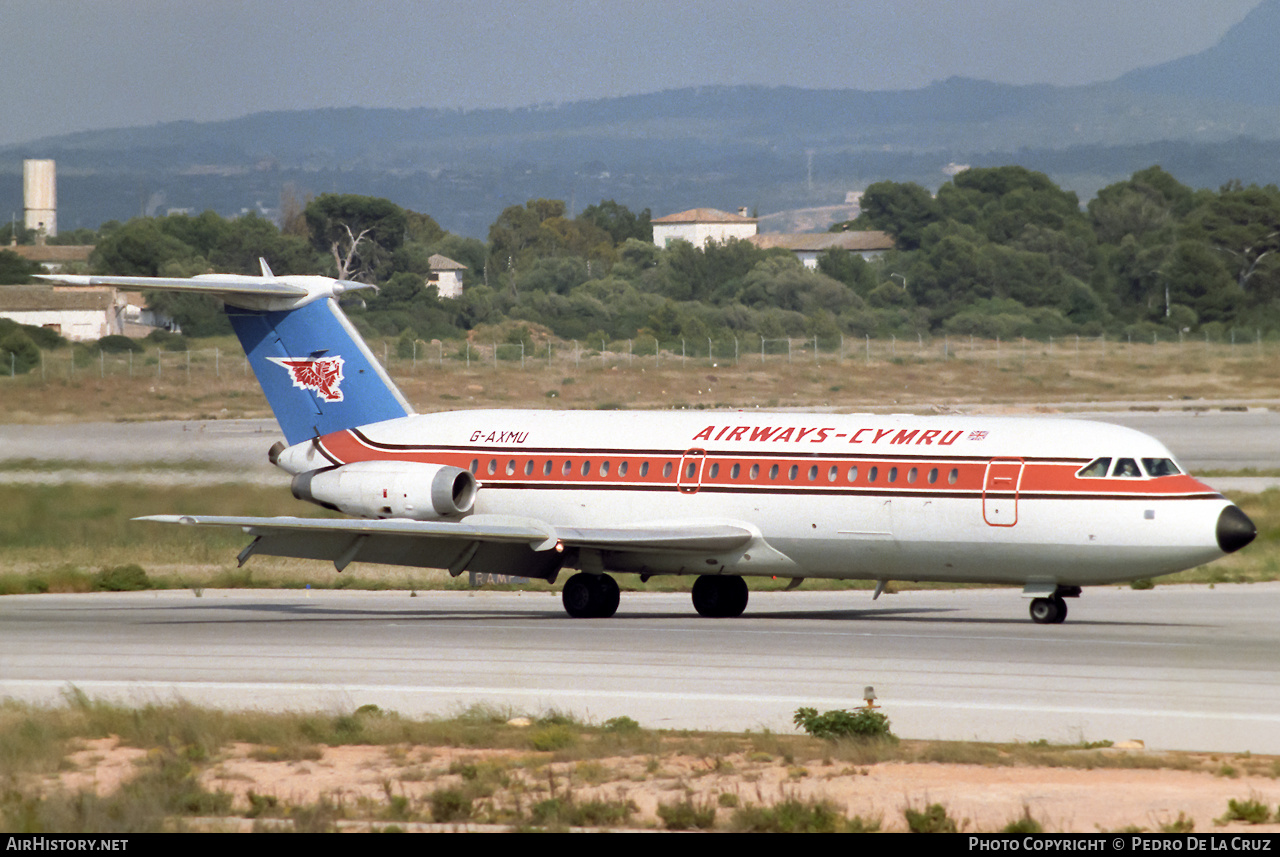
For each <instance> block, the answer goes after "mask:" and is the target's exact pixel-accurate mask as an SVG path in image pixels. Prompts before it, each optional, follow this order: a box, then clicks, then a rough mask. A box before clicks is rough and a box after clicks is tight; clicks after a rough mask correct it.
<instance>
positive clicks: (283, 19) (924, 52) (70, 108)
mask: <svg viewBox="0 0 1280 857" xmlns="http://www.w3.org/2000/svg"><path fill="white" fill-rule="evenodd" d="M1258 3H1259V0H1211V2H1205V0H861V2H839V0H825V2H815V0H794V2H787V3H781V2H764V0H685V2H682V3H677V2H674V0H657V2H651V0H594V2H589V1H588V0H466V2H461V0H420V2H408V0H379V2H374V0H348V2H336V0H306V2H295V0H244V2H233V0H0V22H2V24H0V56H2V57H3V58H4V67H5V71H6V73H5V78H6V80H5V82H4V84H3V85H2V86H0V144H4V143H12V142H18V141H22V140H29V139H34V138H36V137H41V136H45V135H49V134H56V133H62V132H66V131H76V130H84V129H91V128H105V127H117V126H126V125H144V124H151V123H154V122H160V121H167V120H173V119H195V120H210V119H225V118H229V117H233V116H241V115H244V114H247V113H254V112H258V111H262V110H279V109H286V110H287V109H304V108H311V107H345V106H352V105H357V106H365V107H509V106H520V105H527V104H537V103H549V102H563V101H574V100H579V99H584V98H596V97H603V96H611V95H625V94H634V93H641V92H654V91H658V90H662V89H671V88H676V87H684V86H697V85H700V84H735V83H758V84H767V85H789V86H801V87H812V88H840V89H843V88H853V89H865V90H882V89H910V88H916V87H920V86H925V85H927V84H928V83H930V82H932V81H935V80H941V79H944V78H947V77H950V76H952V75H962V76H965V77H973V78H980V79H983V80H991V81H1000V82H1006V83H1056V84H1076V83H1089V82H1094V81H1101V80H1109V79H1111V78H1114V77H1117V76H1119V75H1120V74H1123V73H1124V72H1126V71H1129V70H1131V69H1134V68H1139V67H1143V66H1149V65H1154V64H1156V63H1160V62H1164V61H1166V60H1170V59H1174V58H1177V57H1180V56H1185V55H1187V54H1191V53H1196V52H1198V51H1201V50H1203V49H1205V48H1207V47H1209V46H1211V45H1212V44H1214V43H1215V42H1216V41H1217V40H1218V39H1219V38H1220V37H1221V36H1222V34H1223V33H1224V32H1226V30H1227V29H1228V28H1229V27H1231V26H1232V25H1233V24H1236V23H1238V22H1239V21H1240V19H1241V18H1243V17H1244V16H1245V14H1246V13H1248V11H1249V10H1250V9H1252V8H1254V7H1255V6H1257V5H1258Z"/></svg>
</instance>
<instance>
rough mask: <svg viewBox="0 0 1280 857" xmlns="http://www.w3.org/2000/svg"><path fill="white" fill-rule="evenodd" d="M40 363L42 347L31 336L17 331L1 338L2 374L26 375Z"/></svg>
mask: <svg viewBox="0 0 1280 857" xmlns="http://www.w3.org/2000/svg"><path fill="white" fill-rule="evenodd" d="M39 365H40V349H39V348H37V347H36V344H35V343H34V342H32V341H31V337H29V336H27V335H26V334H25V333H23V332H22V331H15V332H13V333H10V334H9V335H8V336H5V337H3V338H0V375H24V374H26V373H27V372H30V371H31V370H32V369H34V368H35V367H37V366H39Z"/></svg>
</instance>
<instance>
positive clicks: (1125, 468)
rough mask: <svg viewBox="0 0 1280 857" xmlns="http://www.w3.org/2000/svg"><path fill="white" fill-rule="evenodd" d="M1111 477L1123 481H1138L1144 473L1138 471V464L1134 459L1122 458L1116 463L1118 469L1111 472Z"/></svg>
mask: <svg viewBox="0 0 1280 857" xmlns="http://www.w3.org/2000/svg"><path fill="white" fill-rule="evenodd" d="M1111 475H1112V476H1117V477H1120V478H1123V479H1137V478H1140V477H1141V476H1142V471H1141V470H1139V469H1138V462H1136V461H1134V460H1133V459H1132V458H1121V459H1119V460H1117V461H1116V469H1115V470H1112V471H1111Z"/></svg>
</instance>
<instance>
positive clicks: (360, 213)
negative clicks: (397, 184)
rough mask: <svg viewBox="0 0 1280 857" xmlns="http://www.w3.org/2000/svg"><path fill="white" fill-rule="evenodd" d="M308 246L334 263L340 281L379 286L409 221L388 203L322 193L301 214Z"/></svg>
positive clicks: (374, 198)
mask: <svg viewBox="0 0 1280 857" xmlns="http://www.w3.org/2000/svg"><path fill="white" fill-rule="evenodd" d="M304 214H305V217H306V219H307V228H308V230H309V231H310V233H311V244H312V246H313V247H315V249H316V250H317V251H319V252H320V253H324V254H326V255H327V256H329V257H331V258H332V259H333V266H334V270H335V272H336V273H337V275H338V276H339V277H340V278H344V279H352V278H360V279H363V280H365V281H366V282H380V281H381V280H382V279H385V278H386V276H388V275H389V274H390V273H391V272H390V264H389V263H390V259H391V255H392V254H393V253H394V252H395V251H396V249H397V248H398V247H400V245H401V244H403V243H404V238H405V232H406V229H407V228H408V218H407V217H406V216H405V212H404V210H403V209H402V208H400V206H398V205H396V204H395V203H393V202H391V201H390V200H386V199H381V198H379V197H372V196H358V195H355V194H336V193H324V194H321V195H320V196H318V197H316V198H315V199H313V200H311V202H309V203H307V207H306V211H305V212H304Z"/></svg>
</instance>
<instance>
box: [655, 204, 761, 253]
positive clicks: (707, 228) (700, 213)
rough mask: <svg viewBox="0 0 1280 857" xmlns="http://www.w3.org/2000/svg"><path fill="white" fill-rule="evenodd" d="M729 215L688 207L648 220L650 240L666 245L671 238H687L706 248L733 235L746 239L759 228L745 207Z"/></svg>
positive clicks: (683, 239)
mask: <svg viewBox="0 0 1280 857" xmlns="http://www.w3.org/2000/svg"><path fill="white" fill-rule="evenodd" d="M738 212H739V213H738V214H730V213H729V212H727V211H720V210H719V209H715V208H691V209H689V210H688V211H681V212H678V213H676V214H668V215H667V216H666V217H659V218H656V219H655V220H653V221H651V222H652V224H653V243H654V244H656V245H658V246H659V247H666V246H667V245H668V244H670V243H671V242H672V241H688V242H689V243H690V244H692V245H693V246H694V247H706V246H707V245H708V244H710V243H711V242H712V241H716V242H719V243H721V244H724V243H727V242H728V241H731V240H733V239H735V238H737V239H741V240H746V239H748V238H750V237H751V236H753V235H755V234H756V232H757V231H758V230H759V226H758V222H757V220H756V218H754V217H747V210H746V209H745V208H740V209H738Z"/></svg>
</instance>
